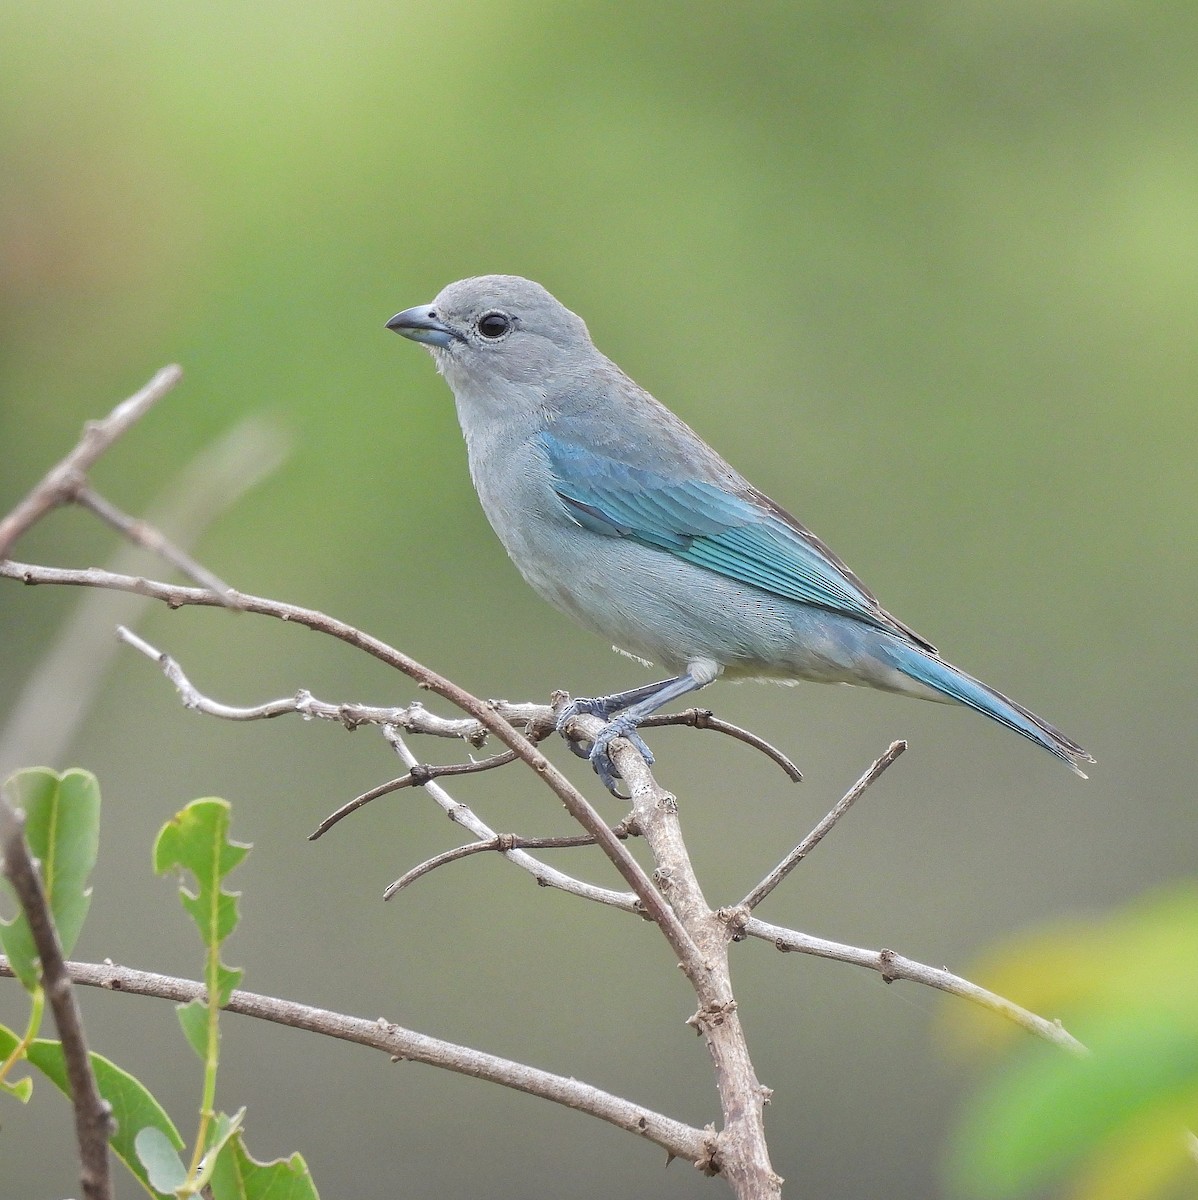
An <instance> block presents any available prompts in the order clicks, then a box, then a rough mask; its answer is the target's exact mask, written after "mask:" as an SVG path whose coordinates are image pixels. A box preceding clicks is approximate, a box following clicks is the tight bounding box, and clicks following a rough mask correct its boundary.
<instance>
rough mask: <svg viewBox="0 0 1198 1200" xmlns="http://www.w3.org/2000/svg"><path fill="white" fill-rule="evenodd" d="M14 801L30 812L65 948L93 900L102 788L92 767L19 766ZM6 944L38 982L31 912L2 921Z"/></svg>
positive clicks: (17, 967)
mask: <svg viewBox="0 0 1198 1200" xmlns="http://www.w3.org/2000/svg"><path fill="white" fill-rule="evenodd" d="M4 792H5V796H6V798H7V799H8V802H9V803H10V804H11V805H12V806H13V807H14V808H19V809H21V810H23V811H24V813H25V840H26V842H28V844H29V850H30V853H31V854H32V855H33V856H34V858H36V859H37V860H38V862H39V865H40V872H41V877H42V888H43V889H44V891H45V893H46V900H47V902H48V903H49V906H50V912H51V915H52V916H53V918H54V923H55V925H56V927H57V929H58V939H59V942H60V943H61V944H62V949H63V953H64V954H66V955H69V954H70V953H71V951H72V950H73V949H74V946H75V943H76V941H78V938H79V931H80V930H81V929H82V928H83V921H84V918H85V917H86V916H87V910H88V905H89V904H90V903H91V889H90V888H88V886H87V879H88V876H89V875H90V874H91V871H92V868H93V867H94V866H95V864H96V853H97V850H98V848H99V838H100V788H99V785H98V784H97V783H96V777H95V776H94V775H92V774H91V773H90V772H88V771H78V770H72V771H67V772H65V773H64V774H62V775H60V774H58V772H57V771H51V770H49V769H48V768H46V767H34V768H31V769H30V770H27V771H18V772H17V773H16V774H15V775H13V776H11V777H10V778H9V779H8V781H7V782H6V783H5V784H4ZM0 944H3V946H4V952H5V954H7V955H8V958H9V962H10V963H11V964H12V968H13V970H14V971H15V972H16V974H17V977H18V978H19V979H20V980H21V982H22V983H23V984H24V985H25V987H26V988H29V989H32V988H33V987H36V986H37V983H38V979H39V977H40V970H39V967H38V963H37V950H36V948H35V947H34V944H33V934H32V932H31V931H30V929H29V923H28V921H27V920H26V918H25V914H24V913H23V912H22V913H18V914H17V916H16V917H15V918H14V919H13V920H12V921H9V922H0Z"/></svg>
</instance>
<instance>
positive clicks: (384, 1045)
mask: <svg viewBox="0 0 1198 1200" xmlns="http://www.w3.org/2000/svg"><path fill="white" fill-rule="evenodd" d="M66 970H67V973H68V975H69V978H70V979H71V980H73V981H74V982H75V983H77V984H82V985H83V986H85V987H96V988H104V989H105V990H107V991H113V992H128V993H130V994H132V995H137V996H155V997H158V998H160V999H164V1000H174V1001H175V1002H177V1003H186V1002H188V1001H190V1000H195V999H203V998H204V997H205V995H206V992H205V989H204V985H203V984H202V983H199V982H197V981H195V980H191V979H179V978H176V977H175V976H171V975H158V974H155V973H154V972H151V971H138V970H134V969H133V968H131V967H121V966H116V965H114V964H113V963H83V962H68V963H67V964H66ZM0 975H8V976H11V975H12V968H11V967H10V966H9V965H8V962H7V960H6V959H5V958H4V956H3V955H0ZM225 1007H226V1009H227V1011H229V1012H232V1013H239V1014H242V1015H244V1016H248V1017H257V1018H258V1019H260V1020H263V1021H272V1022H274V1023H275V1024H278V1025H288V1026H291V1027H292V1028H293V1029H304V1030H307V1031H308V1032H310V1033H319V1034H323V1035H325V1036H326V1037H332V1038H339V1039H340V1040H342V1041H346V1042H356V1043H357V1044H358V1045H359V1046H370V1047H372V1048H373V1049H375V1050H381V1051H383V1053H385V1054H389V1055H390V1056H391V1059H392V1061H393V1062H422V1063H427V1064H429V1065H430V1066H434V1067H442V1068H443V1069H445V1070H447V1071H454V1072H456V1073H457V1074H459V1075H470V1076H472V1077H473V1078H475V1079H486V1080H489V1081H490V1082H492V1083H498V1084H502V1085H503V1086H504V1087H510V1088H515V1089H516V1090H517V1091H521V1092H527V1093H528V1094H529V1095H531V1096H540V1097H542V1098H543V1099H545V1100H552V1101H553V1102H554V1103H555V1104H561V1105H564V1106H565V1107H566V1108H573V1109H578V1110H579V1111H582V1112H587V1113H590V1114H591V1115H592V1116H596V1117H598V1118H599V1119H600V1120H602V1121H607V1122H609V1123H610V1124H612V1125H615V1126H618V1127H619V1128H620V1129H624V1130H627V1131H628V1132H629V1133H634V1134H636V1135H637V1136H639V1137H643V1138H646V1139H647V1140H648V1141H651V1142H654V1143H656V1144H657V1145H658V1146H661V1147H662V1149H664V1150H665V1151H666V1153H667V1154H669V1155H670V1156H671V1157H672V1158H682V1159H685V1160H686V1161H688V1162H692V1163H696V1164H700V1163H702V1162H704V1161H705V1160H706V1159H707V1158H708V1157H709V1154H710V1149H709V1143H710V1141H711V1139H712V1135H711V1134H710V1133H709V1132H707V1131H706V1130H702V1129H695V1128H693V1127H692V1126H690V1125H686V1124H684V1123H683V1122H681V1121H675V1120H673V1119H672V1118H670V1117H665V1116H662V1115H661V1114H660V1113H657V1112H654V1111H653V1110H652V1109H650V1108H645V1107H643V1106H642V1105H640V1104H634V1103H633V1102H632V1101H631V1100H625V1099H623V1098H622V1097H620V1096H613V1095H612V1094H611V1093H610V1092H605V1091H603V1090H602V1089H600V1088H597V1087H592V1086H591V1085H590V1084H587V1083H580V1082H579V1081H578V1080H577V1079H571V1078H568V1077H567V1076H564V1075H555V1074H553V1073H552V1072H550V1071H541V1070H538V1069H537V1068H536V1067H529V1066H525V1065H524V1064H523V1063H518V1062H513V1061H512V1060H510V1059H506V1058H500V1057H498V1056H497V1055H494V1054H485V1053H483V1052H482V1051H481V1050H473V1049H471V1048H470V1047H469V1046H459V1045H457V1044H456V1043H454V1042H447V1041H443V1040H442V1039H440V1038H434V1037H429V1036H428V1035H427V1034H423V1033H417V1032H415V1031H414V1030H411V1029H405V1028H403V1026H401V1025H395V1024H393V1023H392V1022H390V1021H386V1020H383V1019H381V1018H380V1019H379V1020H375V1021H370V1020H367V1019H366V1018H365V1017H351V1016H348V1015H346V1014H345V1013H339V1012H331V1011H329V1010H328V1009H323V1008H313V1007H312V1006H311V1005H307V1004H297V1003H296V1002H295V1001H293V1000H280V999H276V998H274V997H272V996H262V995H258V994H257V993H255V992H243V991H235V992H234V993H233V994H232V996H231V997H230V999H229V1003H228V1004H227V1005H226V1006H225Z"/></svg>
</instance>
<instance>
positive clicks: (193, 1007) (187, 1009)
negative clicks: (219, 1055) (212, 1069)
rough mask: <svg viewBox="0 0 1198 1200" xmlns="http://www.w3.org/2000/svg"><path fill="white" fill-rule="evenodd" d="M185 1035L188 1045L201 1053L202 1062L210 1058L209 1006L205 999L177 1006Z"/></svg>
mask: <svg viewBox="0 0 1198 1200" xmlns="http://www.w3.org/2000/svg"><path fill="white" fill-rule="evenodd" d="M175 1014H176V1016H178V1018H179V1024H180V1025H181V1026H182V1027H183V1036H184V1037H186V1038H187V1043H188V1045H189V1046H190V1047H191V1048H192V1049H193V1050H194V1051H195V1052H196V1054H197V1055H199V1059H200V1062H206V1061H207V1059H208V1006H207V1005H206V1004H205V1003H204V1001H203V1000H189V1001H188V1002H187V1003H186V1004H180V1005H178V1006H177V1007H176V1008H175Z"/></svg>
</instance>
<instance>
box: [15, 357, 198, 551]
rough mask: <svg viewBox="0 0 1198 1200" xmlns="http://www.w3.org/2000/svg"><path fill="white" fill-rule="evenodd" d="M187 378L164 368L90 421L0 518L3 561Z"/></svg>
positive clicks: (178, 369)
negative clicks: (64, 453) (70, 446)
mask: <svg viewBox="0 0 1198 1200" xmlns="http://www.w3.org/2000/svg"><path fill="white" fill-rule="evenodd" d="M182 378H183V371H182V370H181V369H180V368H179V367H177V366H169V367H163V368H162V370H161V371H159V372H158V373H157V374H156V375H155V376H154V378H153V379H151V380H150V382H149V383H147V384H146V386H145V387H143V388H142V389H141V391H139V392H137V393H135V394H134V395H132V396H130V397H129V398H128V399H127V400H122V401H121V403H120V404H118V405H117V406H116V408H114V409H113V410H112V412H110V413H109V414H108V416H106V417H104V418H103V419H102V420H99V421H89V422H88V423H87V424H86V425H85V426H84V427H83V435H82V436H81V437H80V439H79V442H78V443H77V444H76V446H75V448H74V449H73V450H71V452H70V453H69V454H68V455H67V456H66V457H65V458H63V459H62V460H61V461H60V462H59V463H57V465H55V466H53V467H51V468H50V470H49V471H47V472H46V474H45V475H44V476H43V477H42V478H41V480H39V482H38V483H37V484H36V485H35V486H34V487H33V489H32V490H31V491H30V492H29V494H28V495H27V496H26V497H25V499H24V500H22V501H21V502H20V503H19V504H18V505H17V506H16V508H14V509H13V510H12V512H10V513H9V514H8V515H7V516H6V517H4V518H3V519H0V560H2V559H5V558H7V557H8V552H9V551H10V550H11V549H12V547H13V545H14V544H15V542H16V540H17V538H19V537H20V536H21V534H23V533H24V532H25V531H26V530H27V529H29V528H30V527H32V526H33V525H35V524H36V523H37V522H38V521H39V520H41V518H42V517H44V516H45V515H46V513H48V512H49V511H50V510H51V509H52V508H57V507H58V506H59V505H60V504H67V503H69V502H70V501H71V500H72V499H73V498H74V495H75V492H76V491H77V490H78V488H79V487H80V486H81V484H82V482H83V480H84V479H85V477H86V475H87V472H88V470H89V469H90V468H91V467H92V465H93V464H94V463H95V462H96V460H97V459H98V458H99V457H100V456H101V455H102V454H103V453H104V452H105V451H106V450H107V449H108V448H109V446H111V445H112V444H113V442H115V441H116V440H117V438H119V437H120V436H121V435H122V434H123V433H125V432H126V430H128V429H129V428H130V427H131V426H132V425H134V424H136V422H137V421H139V420H140V419H141V418H142V417H144V416H145V415H146V413H148V412H149V411H150V409H151V408H153V407H154V405H155V404H157V403H158V401H159V400H161V399H162V397H163V396H165V395H166V394H167V392H169V391H170V390H171V388H173V387H174V386H175V384H177V383H178V382H179V380H180V379H182Z"/></svg>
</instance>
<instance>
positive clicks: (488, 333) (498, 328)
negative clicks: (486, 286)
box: [478, 312, 512, 341]
mask: <svg viewBox="0 0 1198 1200" xmlns="http://www.w3.org/2000/svg"><path fill="white" fill-rule="evenodd" d="M511 327H512V319H511V317H508V316H505V315H504V314H503V313H500V312H492V313H485V314H484V315H483V316H481V317H479V319H478V331H479V333H481V334H482V335H483V337H485V338H490V339H491V340H492V341H494V340H495V339H496V338H501V337H503V335H504V334H505V333H507V331H508V330H509V329H511Z"/></svg>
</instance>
